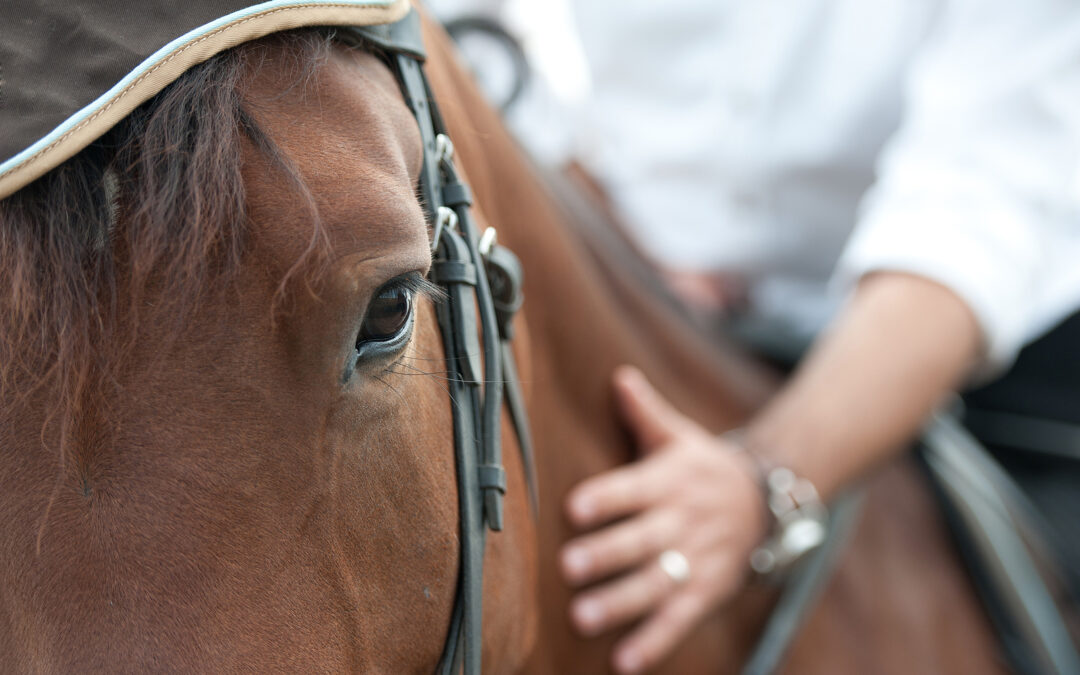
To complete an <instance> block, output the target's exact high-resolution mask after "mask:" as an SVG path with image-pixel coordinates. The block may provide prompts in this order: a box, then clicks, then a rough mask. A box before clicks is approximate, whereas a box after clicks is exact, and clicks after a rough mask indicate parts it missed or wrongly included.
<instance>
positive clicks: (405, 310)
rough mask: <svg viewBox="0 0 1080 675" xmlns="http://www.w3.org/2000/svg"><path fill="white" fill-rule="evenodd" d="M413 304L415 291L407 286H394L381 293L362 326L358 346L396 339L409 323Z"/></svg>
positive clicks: (374, 299) (372, 303)
mask: <svg viewBox="0 0 1080 675" xmlns="http://www.w3.org/2000/svg"><path fill="white" fill-rule="evenodd" d="M412 304H413V291H412V289H410V288H407V287H405V286H402V285H393V286H389V287H386V288H384V289H382V290H381V291H379V294H378V295H376V296H375V297H374V298H373V299H372V301H371V305H370V306H369V307H368V312H367V316H366V317H364V323H363V324H362V325H361V326H360V335H359V336H358V338H357V344H360V343H362V342H386V341H388V340H391V339H393V338H394V337H396V336H397V335H398V333H400V332H401V331H402V329H403V328H405V326H406V325H407V324H408V322H409V316H410V315H411V314H412Z"/></svg>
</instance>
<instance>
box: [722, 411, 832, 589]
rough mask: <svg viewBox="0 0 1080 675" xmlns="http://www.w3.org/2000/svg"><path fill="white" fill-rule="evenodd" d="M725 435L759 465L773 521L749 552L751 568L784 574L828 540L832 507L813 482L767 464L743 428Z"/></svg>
mask: <svg viewBox="0 0 1080 675" xmlns="http://www.w3.org/2000/svg"><path fill="white" fill-rule="evenodd" d="M723 437H724V439H725V440H727V441H729V442H731V443H732V444H733V445H734V446H735V447H736V448H737V450H738V451H739V452H744V453H746V455H747V456H748V457H749V458H750V460H751V461H752V462H753V463H754V466H755V467H756V468H757V471H758V482H759V484H760V485H761V491H762V497H763V498H764V500H765V505H766V507H767V508H768V512H769V516H770V519H771V521H772V526H771V528H770V531H769V536H768V538H767V539H766V540H765V541H764V542H762V544H761V545H760V546H758V547H757V548H756V549H754V551H753V552H752V553H751V554H750V569H752V570H754V572H756V573H757V574H759V575H762V576H767V577H780V576H783V575H784V573H785V572H787V570H789V569H790V568H791V567H792V566H793V565H794V564H795V563H797V562H798V561H799V560H801V559H802V558H803V556H805V555H806V554H807V553H809V552H810V551H813V550H814V549H815V548H817V547H818V546H821V544H823V543H824V542H825V538H826V536H827V535H828V533H829V510H828V509H827V508H826V507H825V504H824V503H822V501H821V497H819V496H818V491H817V489H816V488H815V487H814V484H813V483H811V482H810V481H809V480H807V479H806V478H802V477H800V476H798V475H796V474H795V472H794V471H792V470H791V469H789V468H787V467H784V466H775V465H770V464H767V463H766V462H765V460H764V459H763V458H762V457H761V456H760V455H759V454H757V453H754V452H752V451H751V450H750V449H749V448H748V447H747V446H746V444H745V442H744V440H743V433H742V430H741V429H740V430H736V431H731V432H728V433H726V434H724V436H723Z"/></svg>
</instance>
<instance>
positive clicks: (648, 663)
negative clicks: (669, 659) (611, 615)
mask: <svg viewBox="0 0 1080 675" xmlns="http://www.w3.org/2000/svg"><path fill="white" fill-rule="evenodd" d="M707 609H708V604H707V603H706V600H705V598H704V597H703V595H702V594H701V593H699V592H694V591H693V590H692V589H688V590H682V591H680V592H678V593H675V594H674V595H673V596H672V597H671V598H670V599H669V600H667V601H666V602H665V603H664V604H663V605H661V606H660V607H659V608H658V609H657V611H656V612H654V613H653V614H652V615H650V616H649V618H647V619H646V620H645V621H644V622H642V624H641V626H640V627H638V628H637V630H635V631H634V632H633V633H631V634H630V635H629V636H628V637H627V638H626V639H624V640H623V641H622V642H620V643H619V645H617V646H616V648H615V652H614V654H613V656H612V660H613V664H612V665H613V666H614V667H615V671H616V672H618V673H624V674H626V675H629V674H630V673H640V672H642V671H645V670H648V669H650V668H652V667H654V666H656V665H657V664H658V663H659V662H660V661H661V660H663V659H664V657H666V656H667V655H668V654H669V653H670V652H671V650H672V649H674V648H675V647H676V646H677V645H678V644H679V643H680V642H682V640H683V639H684V638H685V637H686V635H687V634H688V633H689V632H690V631H691V630H692V629H693V628H694V626H696V625H697V623H698V621H700V620H701V617H702V616H704V614H705V612H706V611H707Z"/></svg>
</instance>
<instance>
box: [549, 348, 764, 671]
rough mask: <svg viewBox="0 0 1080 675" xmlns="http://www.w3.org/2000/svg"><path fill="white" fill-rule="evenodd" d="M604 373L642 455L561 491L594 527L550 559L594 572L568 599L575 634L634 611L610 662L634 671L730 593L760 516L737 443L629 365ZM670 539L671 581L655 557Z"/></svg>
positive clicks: (577, 522)
mask: <svg viewBox="0 0 1080 675" xmlns="http://www.w3.org/2000/svg"><path fill="white" fill-rule="evenodd" d="M614 383H615V391H616V396H617V398H618V401H619V404H620V407H621V409H622V412H623V417H624V418H625V420H626V422H627V423H628V425H629V427H630V429H631V430H632V431H633V433H634V435H635V436H636V438H637V442H638V445H639V447H640V449H641V452H642V455H643V459H641V460H640V461H638V462H636V463H634V464H631V465H628V466H624V467H620V468H617V469H614V470H612V471H609V472H608V473H605V474H601V475H599V476H595V477H593V478H590V479H588V480H586V481H584V482H583V483H581V484H580V485H578V486H577V487H576V488H574V490H573V491H572V492H571V493H570V496H569V497H568V498H567V503H566V511H567V514H568V517H569V519H570V522H571V523H572V524H573V525H574V526H576V527H578V528H580V529H589V528H594V527H596V526H600V525H605V527H603V528H602V529H599V530H596V531H593V532H590V533H588V534H585V535H583V536H580V537H578V538H577V539H574V540H573V541H571V542H569V543H568V544H567V545H566V546H565V547H564V548H563V550H562V556H561V563H562V570H563V575H564V577H565V578H566V580H567V581H568V582H569V583H570V584H572V585H574V586H584V585H585V584H589V583H590V582H594V581H597V580H601V579H603V580H604V582H603V583H601V584H599V585H596V586H591V587H588V588H585V589H583V590H581V591H579V592H578V593H577V595H576V596H575V597H574V599H573V602H572V605H571V609H570V613H571V617H572V619H573V622H574V624H575V626H576V627H577V628H578V630H579V631H581V632H582V633H583V634H585V635H596V634H598V633H600V632H603V631H606V630H609V629H613V628H617V627H619V626H624V625H627V624H629V623H631V622H634V621H637V620H639V619H640V620H641V622H640V623H639V624H638V625H637V626H636V627H635V628H634V629H633V630H632V631H631V632H630V633H629V634H628V635H627V636H626V637H625V638H624V639H623V640H621V641H620V642H619V644H618V645H616V647H615V652H614V654H613V664H614V666H615V669H616V670H617V671H619V672H622V673H634V672H640V671H642V670H645V669H648V668H650V667H652V666H654V665H655V664H657V663H658V662H659V661H660V660H661V659H663V658H664V656H665V655H667V654H668V652H670V651H671V650H672V649H673V648H674V647H676V646H677V645H678V644H679V642H680V641H681V640H682V639H683V638H684V637H685V636H686V635H687V634H688V633H689V632H690V630H691V629H693V628H694V627H695V626H696V625H697V623H698V622H699V621H700V620H701V619H703V618H704V617H705V615H706V614H708V613H709V612H710V611H711V610H713V609H714V608H716V607H717V606H719V605H720V604H721V603H723V602H724V601H726V600H727V599H729V598H730V597H731V596H732V595H733V594H734V592H735V591H736V590H737V589H738V588H739V587H740V585H741V584H742V581H743V579H744V577H745V575H746V574H747V570H748V563H747V561H748V559H749V556H750V553H751V551H752V550H753V548H754V547H755V546H756V545H757V544H758V543H759V542H760V541H761V539H762V538H763V537H764V534H765V529H766V519H765V512H764V507H763V504H762V497H761V494H760V490H759V487H758V485H757V482H756V474H755V469H754V467H753V465H752V462H751V460H750V459H749V458H748V457H746V455H745V454H744V453H742V452H737V451H734V448H733V447H732V446H731V445H730V444H729V443H727V442H726V441H724V440H722V439H719V438H717V437H715V436H713V435H711V434H710V433H709V432H707V431H706V430H705V429H703V428H702V427H700V426H698V425H697V424H696V423H695V422H693V421H692V420H690V419H688V418H686V417H684V416H683V415H681V414H680V413H679V412H678V411H676V410H675V409H674V408H672V407H671V405H670V404H669V403H668V402H667V401H666V400H664V399H663V398H661V396H660V395H659V394H658V393H657V392H656V391H655V390H654V389H653V388H652V386H651V385H650V384H649V383H648V381H647V380H646V379H645V377H644V376H643V375H642V374H641V372H640V371H638V370H637V369H634V368H629V367H622V368H619V369H618V370H617V371H616V372H615V377H614ZM613 521H614V522H613ZM669 549H674V550H676V551H679V552H681V553H682V554H683V555H684V556H686V559H687V560H688V561H689V563H690V574H689V577H688V578H687V579H686V580H685V581H683V582H682V583H677V582H676V581H674V580H673V579H672V578H670V577H669V576H668V575H667V574H666V573H665V572H664V571H663V570H662V569H661V568H660V566H659V564H658V562H657V559H658V556H659V555H660V553H661V552H663V551H665V550H669Z"/></svg>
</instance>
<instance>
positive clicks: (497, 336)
mask: <svg viewBox="0 0 1080 675" xmlns="http://www.w3.org/2000/svg"><path fill="white" fill-rule="evenodd" d="M341 34H342V35H343V37H344V39H346V40H350V39H351V40H358V41H364V42H368V43H372V44H375V45H377V46H378V47H380V48H382V49H383V50H385V52H386V60H387V62H388V64H389V65H390V67H391V68H392V69H393V70H394V72H395V73H396V75H397V78H398V82H399V84H400V85H401V90H402V94H403V95H404V98H405V101H406V103H407V104H408V106H409V109H410V110H411V111H412V112H413V114H414V115H415V116H416V120H417V124H418V126H419V128H420V135H421V139H422V141H423V146H424V162H423V165H422V167H421V172H420V194H421V197H422V201H423V203H424V208H425V211H426V215H427V217H428V220H429V222H430V223H431V224H432V229H433V232H434V239H435V241H434V242H433V251H434V261H433V264H432V271H431V275H430V276H431V280H432V281H433V282H434V283H436V284H439V285H440V286H442V287H443V288H444V289H445V290H446V294H447V301H446V302H444V303H440V304H438V305H437V306H436V314H437V316H438V320H439V327H440V329H441V332H442V338H443V348H444V351H445V353H446V366H447V381H448V382H447V386H448V388H449V391H450V401H451V410H452V412H453V421H454V455H455V465H456V469H457V479H458V511H459V518H460V526H459V527H460V541H461V546H460V548H461V562H460V571H459V576H458V590H457V596H456V600H455V605H454V611H453V615H452V618H451V623H450V629H449V631H448V634H447V640H446V646H445V648H444V650H443V655H442V659H441V660H440V662H439V666H438V672H439V673H442V674H443V675H450V674H451V673H457V672H458V671H459V670H461V669H462V668H464V672H466V673H469V674H477V675H478V674H479V673H480V672H481V651H482V646H483V645H482V638H483V635H482V598H481V593H482V590H483V565H484V543H485V537H486V533H487V530H488V529H491V530H494V531H499V530H501V529H502V526H503V501H502V500H503V495H504V494H505V492H506V470H505V469H504V468H503V466H502V446H501V441H502V436H501V429H500V422H501V415H502V401H503V391H504V387H506V391H507V401H508V402H509V405H510V416H511V419H512V420H513V421H514V427H515V429H516V431H517V432H518V438H519V446H520V447H521V449H522V453H523V455H524V458H523V463H524V465H525V467H526V469H525V470H526V478H527V480H528V483H529V494H530V499H531V501H532V503H533V504H534V509H535V503H536V488H535V485H534V476H535V469H534V468H533V459H532V445H531V442H530V441H529V440H528V437H527V435H528V422H527V420H526V418H525V406H524V402H523V398H522V396H521V392H520V385H519V383H518V382H517V370H516V368H515V367H514V362H513V353H512V351H511V350H510V348H509V344H508V343H507V340H508V339H509V335H510V324H511V321H512V318H513V312H514V311H516V310H517V308H518V307H519V306H520V304H521V303H520V286H521V269H520V264H519V263H516V258H513V254H510V253H509V251H505V253H499V254H498V258H499V259H500V260H509V259H510V258H513V262H514V263H515V264H516V265H517V267H516V271H514V272H512V274H511V277H512V281H511V284H512V286H513V287H514V288H513V291H514V293H515V296H514V298H515V299H514V300H513V301H511V302H510V303H509V304H508V303H507V302H506V301H505V300H502V299H501V300H500V302H499V304H498V307H497V306H496V301H495V299H493V298H492V292H491V288H490V285H489V277H490V278H493V279H498V280H499V281H500V282H501V281H502V280H503V279H504V276H505V275H504V274H503V273H502V272H501V268H500V271H498V272H496V273H494V274H493V273H492V272H490V271H489V270H488V269H487V268H486V263H487V260H486V258H485V257H484V256H481V254H480V251H479V233H478V232H477V227H476V223H475V222H474V220H473V218H472V214H471V212H470V209H469V207H470V205H471V204H472V193H471V191H470V190H469V187H468V186H467V185H466V184H465V183H464V182H463V181H461V180H460V178H459V176H458V174H457V169H456V168H455V166H454V164H453V161H452V157H451V152H452V146H451V145H450V143H449V138H448V137H447V136H446V127H445V124H444V123H443V120H442V116H441V114H440V113H439V110H438V106H437V105H435V102H434V99H433V97H432V95H431V89H430V86H429V84H428V81H427V78H426V77H425V75H424V72H423V69H422V68H421V63H422V62H423V60H424V58H425V55H424V49H423V43H422V40H421V37H420V21H419V17H418V15H417V14H416V13H415V12H410V13H409V15H408V16H406V17H405V18H404V19H402V20H401V21H399V22H397V23H395V24H389V25H385V26H370V27H365V28H351V29H344V28H343V29H341ZM447 209H450V210H452V214H448V213H447ZM451 215H452V217H450V216H451ZM444 216H446V217H445V218H444ZM504 250H505V249H504ZM481 270H483V272H484V273H479V272H480V271H481ZM481 338H482V339H481ZM504 376H508V377H509V378H510V380H511V382H507V381H506V380H505V379H504Z"/></svg>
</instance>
